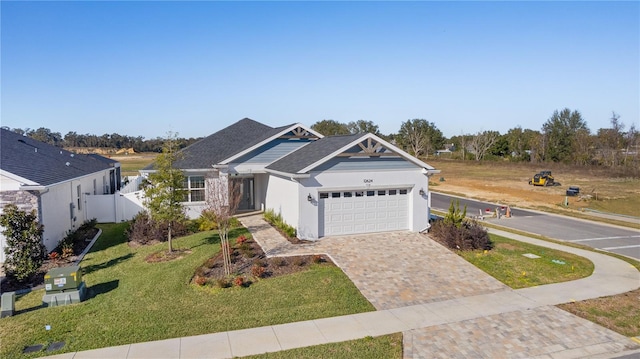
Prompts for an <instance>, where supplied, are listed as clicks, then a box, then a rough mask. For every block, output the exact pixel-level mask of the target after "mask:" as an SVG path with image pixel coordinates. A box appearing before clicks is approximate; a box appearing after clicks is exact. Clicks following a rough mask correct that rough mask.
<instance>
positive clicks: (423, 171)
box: [422, 168, 441, 177]
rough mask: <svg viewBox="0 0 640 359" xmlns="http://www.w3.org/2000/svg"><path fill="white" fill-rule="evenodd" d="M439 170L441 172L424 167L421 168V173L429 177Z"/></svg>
mask: <svg viewBox="0 0 640 359" xmlns="http://www.w3.org/2000/svg"><path fill="white" fill-rule="evenodd" d="M440 172H441V171H440V170H430V169H426V168H423V169H422V174H424V175H427V177H431V176H433V175H435V174H438V173H440Z"/></svg>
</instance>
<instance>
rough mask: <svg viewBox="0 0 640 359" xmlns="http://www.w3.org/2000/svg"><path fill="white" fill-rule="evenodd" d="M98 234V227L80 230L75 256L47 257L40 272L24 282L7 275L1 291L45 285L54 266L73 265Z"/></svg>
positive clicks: (74, 246) (74, 245)
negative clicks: (46, 275) (47, 276)
mask: <svg viewBox="0 0 640 359" xmlns="http://www.w3.org/2000/svg"><path fill="white" fill-rule="evenodd" d="M96 234H98V228H95V227H93V228H90V229H89V230H86V231H82V232H78V239H77V240H76V241H75V242H74V243H73V253H74V255H73V256H69V257H67V258H62V257H60V256H59V255H58V258H56V259H51V258H47V259H45V261H44V262H43V263H42V265H41V266H40V268H39V269H38V272H37V273H36V274H35V275H33V276H32V277H31V278H29V280H27V281H24V282H18V281H16V280H14V279H13V278H11V277H6V278H5V280H4V281H2V284H1V285H0V291H1V292H2V293H5V292H14V291H18V290H28V289H36V288H39V287H40V286H43V285H44V276H45V274H47V272H48V271H49V270H50V269H52V268H59V267H68V266H72V265H73V262H75V261H76V259H78V256H79V255H80V254H81V253H82V252H83V251H84V250H85V249H86V248H87V246H88V245H89V243H90V242H91V240H92V239H93V238H94V237H95V236H96Z"/></svg>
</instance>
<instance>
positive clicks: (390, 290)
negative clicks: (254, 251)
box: [241, 216, 509, 310]
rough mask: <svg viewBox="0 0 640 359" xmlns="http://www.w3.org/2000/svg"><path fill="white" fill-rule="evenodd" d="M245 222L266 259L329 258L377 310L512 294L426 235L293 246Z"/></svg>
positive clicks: (262, 227) (253, 220)
mask: <svg viewBox="0 0 640 359" xmlns="http://www.w3.org/2000/svg"><path fill="white" fill-rule="evenodd" d="M241 220H242V222H243V223H244V224H245V225H246V226H247V227H249V228H250V230H251V231H252V233H254V237H255V238H256V240H257V241H258V242H259V243H260V244H261V245H262V247H263V249H264V250H265V252H266V253H267V255H270V256H271V255H281V256H290V255H300V254H318V253H323V254H327V255H329V256H330V257H331V258H332V259H333V261H334V262H335V263H336V264H337V265H338V266H340V268H342V270H343V271H344V272H345V273H346V274H347V276H349V278H350V279H351V280H352V281H353V283H354V284H355V285H356V286H357V287H358V289H359V290H360V291H361V292H362V294H363V295H364V296H365V297H366V298H367V299H368V300H369V301H370V302H371V304H373V305H374V306H375V307H376V309H378V310H380V309H391V308H398V307H404V306H408V305H414V304H423V303H429V302H439V301H443V300H447V299H455V298H460V297H468V296H472V295H478V294H484V293H491V292H495V291H500V290H509V289H508V287H507V286H505V285H504V284H502V283H500V282H499V281H497V280H496V279H494V278H493V277H491V276H488V275H487V274H486V273H484V272H482V271H481V270H479V269H478V268H476V267H475V266H473V265H471V264H470V263H469V262H467V261H465V260H464V259H462V258H460V257H459V256H458V255H456V254H455V253H452V252H451V251H449V250H448V249H446V248H444V247H443V246H441V245H440V244H438V243H436V242H434V241H433V240H431V239H430V238H429V237H428V236H426V235H423V234H419V233H414V232H408V231H401V232H385V233H371V234H359V235H353V236H339V237H325V238H323V239H322V240H320V241H317V242H313V243H308V244H298V245H294V244H291V243H289V242H287V241H286V240H284V239H283V238H282V237H281V236H280V234H279V233H278V232H277V231H275V230H273V229H272V228H271V227H270V226H269V225H266V224H265V223H264V221H262V219H260V218H255V217H253V216H250V217H244V218H241ZM265 225H266V227H265Z"/></svg>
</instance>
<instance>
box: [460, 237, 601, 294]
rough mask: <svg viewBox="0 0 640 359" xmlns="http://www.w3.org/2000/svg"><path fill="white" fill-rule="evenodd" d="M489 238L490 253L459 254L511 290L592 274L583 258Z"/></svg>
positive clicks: (591, 269)
mask: <svg viewBox="0 0 640 359" xmlns="http://www.w3.org/2000/svg"><path fill="white" fill-rule="evenodd" d="M490 236H491V240H492V241H493V243H494V244H495V248H493V249H492V250H490V251H486V252H485V251H470V252H459V254H460V255H461V256H462V257H463V258H464V259H466V260H467V261H469V262H471V263H472V264H473V265H475V266H476V267H478V268H480V269H482V270H483V271H485V272H486V273H488V274H489V275H491V276H492V277H494V278H496V279H497V280H499V281H501V282H502V283H504V284H506V285H508V286H509V287H511V288H514V289H517V288H525V287H533V286H537V285H543V284H550V283H559V282H566V281H570V280H575V279H580V278H584V277H588V276H590V275H591V273H593V263H591V261H590V260H588V259H586V258H583V257H580V256H576V255H574V254H571V253H567V252H562V251H557V250H554V249H549V248H544V247H539V246H535V245H532V244H528V243H524V242H518V241H515V240H512V239H508V238H505V237H501V236H497V235H494V234H490ZM526 253H531V254H535V255H537V256H540V258H536V259H531V258H527V257H525V256H523V254H526ZM563 263H564V264H563Z"/></svg>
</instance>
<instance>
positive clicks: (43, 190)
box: [20, 185, 49, 194]
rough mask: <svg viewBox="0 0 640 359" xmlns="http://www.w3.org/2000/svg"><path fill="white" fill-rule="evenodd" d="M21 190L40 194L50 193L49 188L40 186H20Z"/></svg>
mask: <svg viewBox="0 0 640 359" xmlns="http://www.w3.org/2000/svg"><path fill="white" fill-rule="evenodd" d="M20 189H21V190H23V191H36V192H39V193H40V194H43V193H47V192H49V187H47V186H40V185H38V186H31V185H22V186H20Z"/></svg>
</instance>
